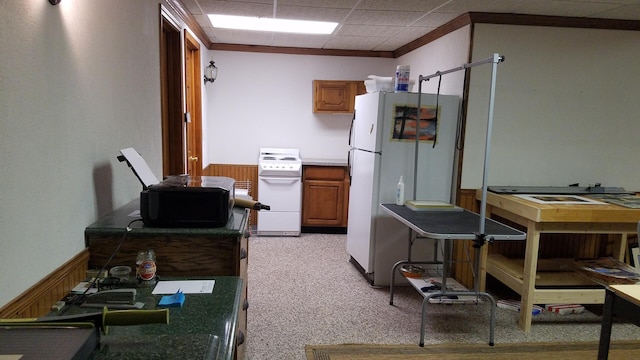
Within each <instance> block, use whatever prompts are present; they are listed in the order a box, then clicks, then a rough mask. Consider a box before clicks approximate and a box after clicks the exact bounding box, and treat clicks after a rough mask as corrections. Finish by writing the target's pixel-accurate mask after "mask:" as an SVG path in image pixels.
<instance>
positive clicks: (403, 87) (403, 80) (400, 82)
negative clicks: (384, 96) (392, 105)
mask: <svg viewBox="0 0 640 360" xmlns="http://www.w3.org/2000/svg"><path fill="white" fill-rule="evenodd" d="M410 70H411V69H410V66H409V65H398V66H397V67H396V86H395V88H394V89H395V92H407V91H409V74H410V73H411V71H410Z"/></svg>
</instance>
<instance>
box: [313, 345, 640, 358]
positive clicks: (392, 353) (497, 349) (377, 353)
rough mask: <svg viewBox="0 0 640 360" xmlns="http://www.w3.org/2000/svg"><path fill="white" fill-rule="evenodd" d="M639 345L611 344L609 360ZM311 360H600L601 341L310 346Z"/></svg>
mask: <svg viewBox="0 0 640 360" xmlns="http://www.w3.org/2000/svg"><path fill="white" fill-rule="evenodd" d="M639 351H640V343H639V342H616V343H613V344H611V348H610V352H609V359H611V360H623V359H624V360H627V359H629V360H631V359H637V358H638V352H639ZM306 354H307V360H347V359H349V360H393V359H398V360H400V359H402V360H464V359H469V360H471V359H473V360H512V359H527V360H586V359H596V358H597V357H598V343H597V342H570V343H567V342H556V343H515V344H514V343H509V344H497V345H496V346H488V345H478V344H436V345H426V346H425V347H424V348H421V347H419V346H417V345H363V344H344V345H307V346H306Z"/></svg>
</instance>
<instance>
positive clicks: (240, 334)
mask: <svg viewBox="0 0 640 360" xmlns="http://www.w3.org/2000/svg"><path fill="white" fill-rule="evenodd" d="M242 344H244V332H242V330H239V331H238V336H236V346H240V345H242Z"/></svg>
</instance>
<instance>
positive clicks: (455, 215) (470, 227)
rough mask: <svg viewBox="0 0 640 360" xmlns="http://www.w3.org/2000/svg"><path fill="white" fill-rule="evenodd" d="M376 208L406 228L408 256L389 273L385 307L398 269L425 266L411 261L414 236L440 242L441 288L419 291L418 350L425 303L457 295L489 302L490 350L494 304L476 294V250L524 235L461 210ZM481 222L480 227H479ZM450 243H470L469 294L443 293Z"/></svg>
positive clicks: (421, 343) (392, 206)
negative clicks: (472, 253)
mask: <svg viewBox="0 0 640 360" xmlns="http://www.w3.org/2000/svg"><path fill="white" fill-rule="evenodd" d="M380 207H381V208H382V209H383V210H384V211H385V212H387V213H388V214H390V215H391V216H392V217H394V218H395V219H397V220H398V221H400V222H401V223H403V224H405V225H406V226H407V227H409V229H410V232H409V237H408V241H409V254H408V256H407V260H403V261H399V262H397V263H396V264H395V265H394V266H393V268H392V270H391V271H392V273H391V288H390V300H389V303H390V304H391V305H393V287H394V277H395V271H397V269H398V267H399V266H401V265H405V264H425V262H423V261H421V262H414V261H411V245H412V243H413V238H414V233H415V234H416V235H417V237H416V239H419V238H426V239H434V240H444V246H443V247H444V255H443V257H442V268H443V270H442V286H441V290H440V291H436V292H433V293H428V294H425V293H423V292H422V291H420V289H417V290H419V291H420V292H421V293H422V295H423V296H424V300H423V301H422V317H421V321H420V346H424V336H425V321H426V309H427V304H428V303H429V299H430V298H433V297H438V296H458V295H470V294H472V295H476V296H478V297H483V298H486V299H488V300H489V302H490V305H491V321H490V328H489V330H490V331H489V345H491V346H493V344H494V342H493V336H494V328H495V309H496V301H495V299H494V298H493V296H491V295H490V294H488V293H486V292H481V291H480V290H479V277H478V276H477V274H478V273H479V264H480V258H479V257H480V248H481V247H482V246H483V245H484V243H485V242H486V241H489V242H491V241H494V240H524V239H525V238H526V234H525V233H524V232H522V231H519V230H516V229H514V228H512V227H509V226H507V225H504V224H501V223H499V222H497V221H494V220H492V219H488V218H484V217H481V216H480V215H479V214H476V213H474V212H471V211H467V210H464V209H447V210H431V209H429V210H423V211H416V210H412V209H410V208H408V207H406V206H404V205H395V204H381V205H380ZM481 221H484V226H480V223H481ZM482 227H484V230H485V233H484V234H483V233H480V232H479V229H480V228H482ZM452 240H473V241H474V245H473V247H474V248H475V259H474V266H475V274H476V276H475V281H474V288H473V290H471V291H447V286H446V282H447V274H448V267H449V265H450V262H451V259H450V258H451V253H450V248H451V241H452Z"/></svg>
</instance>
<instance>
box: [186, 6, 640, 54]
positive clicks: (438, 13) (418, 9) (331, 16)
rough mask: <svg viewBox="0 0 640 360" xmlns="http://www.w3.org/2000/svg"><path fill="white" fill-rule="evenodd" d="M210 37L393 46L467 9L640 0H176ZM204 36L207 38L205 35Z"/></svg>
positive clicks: (544, 9)
mask: <svg viewBox="0 0 640 360" xmlns="http://www.w3.org/2000/svg"><path fill="white" fill-rule="evenodd" d="M180 1H182V3H183V5H184V6H185V8H186V9H188V10H189V11H191V13H192V15H193V16H194V18H195V19H196V21H197V22H198V24H200V26H201V27H202V29H203V31H204V32H205V34H207V36H208V37H209V39H208V40H210V41H211V42H214V43H215V42H220V43H230V44H247V45H269V46H284V47H304V48H319V49H320V48H323V49H341V50H378V51H393V50H397V49H398V48H400V47H402V46H404V45H406V44H407V43H409V42H411V41H413V40H415V39H417V38H420V37H421V36H424V35H426V34H427V33H429V32H430V31H433V30H434V29H436V28H437V27H439V26H442V25H444V24H446V23H448V22H450V21H451V20H453V19H455V18H456V17H458V16H460V15H461V14H464V13H467V12H494V13H517V14H531V15H546V16H571V17H596V18H604V19H625V20H636V21H640V0H275V1H274V0H180ZM274 4H277V8H276V9H275V15H276V17H278V18H283V19H301V20H318V21H334V22H338V23H339V24H340V25H338V28H337V30H336V32H335V33H334V34H333V35H332V36H323V37H317V36H313V35H312V36H305V35H291V34H279V33H273V34H272V33H263V32H248V31H239V30H224V29H214V28H212V27H211V23H210V22H209V19H208V18H207V17H206V16H205V14H208V13H221V14H229V15H246V16H261V17H272V16H274ZM205 41H206V40H205Z"/></svg>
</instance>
